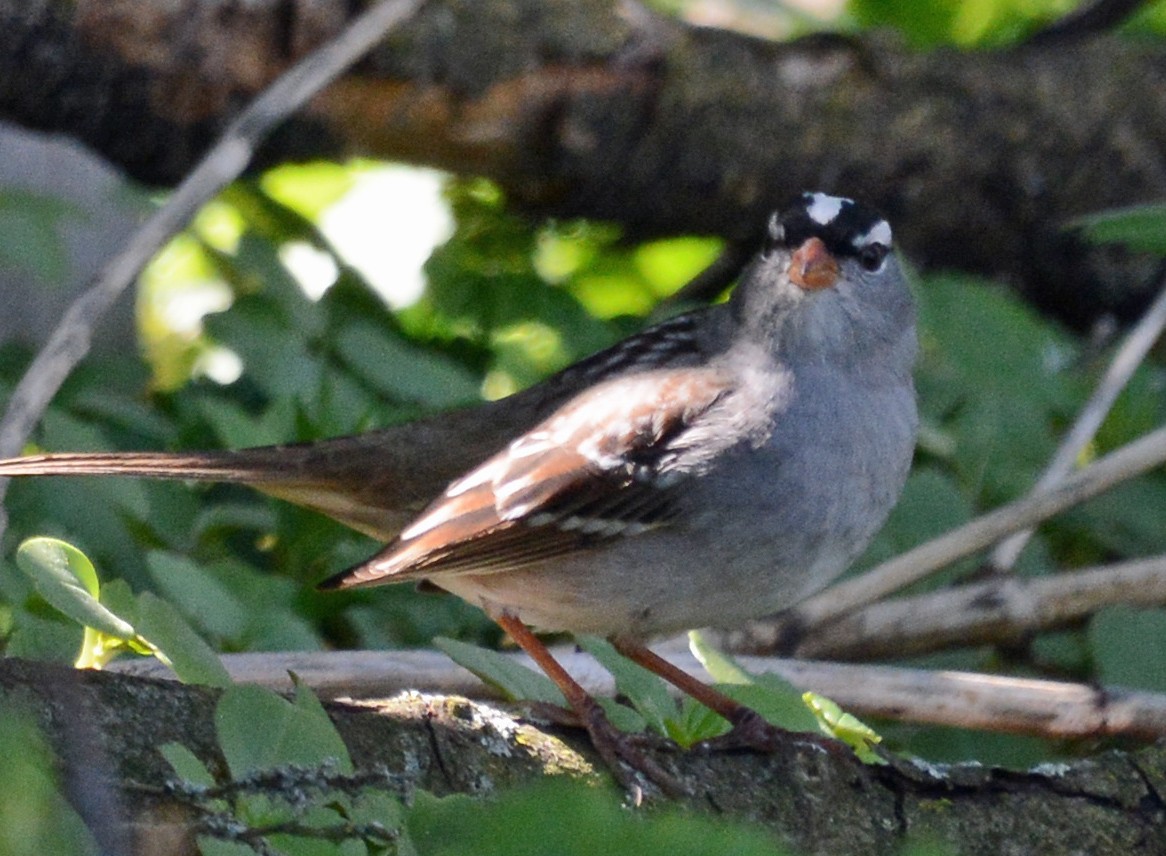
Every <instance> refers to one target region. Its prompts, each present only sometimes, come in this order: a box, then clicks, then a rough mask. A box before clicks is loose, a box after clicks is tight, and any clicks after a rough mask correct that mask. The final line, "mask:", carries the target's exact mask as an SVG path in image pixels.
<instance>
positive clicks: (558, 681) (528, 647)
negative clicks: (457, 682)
mask: <svg viewBox="0 0 1166 856" xmlns="http://www.w3.org/2000/svg"><path fill="white" fill-rule="evenodd" d="M492 617H493V618H494V620H495V621H496V622H498V624H499V625H500V626H501V627H502V629H503V630H505V631H506V632H507V633H508V634H510V638H511V639H513V640H514V641H515V642H516V643H517V644H518V647H520V648H521V649H522V650H523V651H525V652H526V653H527V654H529V655H530V658H531V659H532V660H534V662H535V663H536V664H537V665H538V667H539V668H540V669H542V670H543V672H544V673H545V674H546V676H547V677H548V678H550V679H551V680H552V681H554V683H555V686H557V687H558V688H559V690H560V691H561V692H562V693H563V696H564V698H566V699H567V704H569V705H570V706H571V710H572V711H574V713H575V715H576V716H577V717H578V718H579V723H580V724H581V725H582V726H583V727H584V728H585V729H587V734H588V735H589V736H590V737H591V742H592V744H593V745H594V746H595V749H596V751H597V752H599V755H600V757H601V758H603V760H604V763H606V764H607V766H608V768H609V769H610V770H611V772H612V775H614V776H615V777H616V780H617V781H619V783H620V784H621V785H623V786H624V787H625V788H628V789H629V790H631V791H634V792H638V791H640V789H641V786H640V782H639V781H637V780H636V777H635V775H634V773H640V774H642V775H643V776H645V777H646V778H647V779H648V780H649V781H651V782H653V783H654V784H655V785H656V786H657V787H659V788H660V789H661V790H662V791H664V792H665V793H666V794H668V795H670V796H683V795H685V794H686V793H687V789H686V788H685V787H684V785H683V784H682V783H681V782H680V780H679V779H677V778H676V776H674V775H673V774H672V773H670V772H668V771H667V770H665V769H664V768H663V767H661V766H660V765H659V764H658V763H656V761H654V760H653V759H652V758H650V757H648V755H647V754H645V752H644V751H643V749H642V747H641V746H640V745H639V741H637V740H636V739H635V738H636V735H633V734H626V733H624V732H622V731H620V730H619V729H617V728H616V727H615V726H614V725H612V724H611V721H610V720H609V719H608V718H607V714H605V713H604V712H603V708H602V707H600V706H599V702H597V701H596V700H595V699H594V698H592V697H591V695H590V694H589V693H588V692H587V690H585V689H583V687H582V686H580V685H579V682H578V681H576V680H575V679H574V678H572V677H571V675H570V674H568V673H567V670H566V669H564V668H563V667H562V666H561V665H560V664H559V662H558V660H556V659H555V658H554V657H553V656H552V655H551V652H550V651H548V650H547V647H546V645H544V644H543V643H542V642H540V641H539V639H538V637H536V636H535V635H534V634H533V633H532V632H531V631H530V629H529V628H528V627H527V626H526V625H525V624H523V623H522V622H521V621H519V620H518V619H517V618H515V617H513V616H511V615H507V614H505V613H503V614H502V615H499V616H492ZM628 768H630V769H631V772H629V769H628Z"/></svg>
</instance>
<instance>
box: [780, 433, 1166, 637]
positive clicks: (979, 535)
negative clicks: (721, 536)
mask: <svg viewBox="0 0 1166 856" xmlns="http://www.w3.org/2000/svg"><path fill="white" fill-rule="evenodd" d="M1163 463H1166V428H1159V429H1158V430H1156V431H1152V432H1150V433H1149V434H1147V435H1145V436H1144V437H1141V438H1139V439H1137V440H1135V441H1134V442H1132V443H1128V444H1126V445H1125V446H1122V447H1121V448H1120V449H1117V450H1116V451H1113V452H1110V453H1109V454H1108V455H1106V456H1105V457H1103V458H1099V459H1098V460H1096V461H1094V462H1093V463H1092V464H1090V465H1089V466H1087V467H1085V468H1083V469H1081V470H1078V471H1077V472H1075V473H1073V474H1072V475H1070V476H1069V477H1068V478H1066V479H1065V480H1064V481H1063V482H1061V483H1060V484H1059V485H1056V486H1055V487H1052V488H1049V489H1047V490H1040V491H1033V492H1032V493H1030V494H1028V495H1027V496H1025V497H1023V498H1021V499H1018V500H1016V501H1015V502H1011V503H1009V504H1008V505H1005V506H1002V507H1001V508H998V509H996V510H995V511H992V512H989V513H988V514H985V515H982V516H981V517H977V518H976V519H975V520H972V521H969V522H968V523H965V524H964V525H963V526H960V527H958V528H956V529H953V530H951V531H950V532H948V533H946V534H944V535H941V536H939V537H938V538H935V539H933V540H931V541H928V542H927V543H926V544H921V545H920V546H918V547H915V548H914V549H912V550H908V551H907V552H906V553H902V554H900V555H899V556H896V557H895V558H893V559H891V560H889V561H886V562H883V563H882V564H881V565H878V566H876V567H875V568H872V569H871V570H869V571H867V572H866V573H864V574H862V575H861V576H859V577H857V578H855V579H853V580H849V581H847V582H843V583H840V584H839V585H836V586H834V587H833V588H830V589H827V590H826V591H825V592H823V593H821V594H819V595H816V596H815V597H812V598H810V599H809V600H807V601H805V602H803V603H802V604H801V605H800V606H797V607H795V608H794V609H792V610H790V611H789V612H788V613H785V614H783V615H782V616H780V617H778V618H776V619H774V624H775V630H774V632H775V638H784V639H790V640H796V637H797V636H798V635H800V633H801V632H803V631H804V629H806V628H810V627H814V626H817V625H820V624H825V623H826V622H828V621H832V620H834V619H836V618H838V617H840V616H842V615H844V614H846V613H848V612H851V611H853V610H855V609H857V608H859V607H861V606H866V605H867V604H870V603H874V602H875V601H876V600H879V599H880V598H882V597H884V596H886V595H888V594H891V593H892V592H896V591H899V590H900V589H902V588H906V587H907V586H909V585H911V584H912V583H915V582H918V581H919V580H921V579H923V578H924V577H926V576H928V575H929V574H931V573H932V572H933V571H936V570H938V569H939V568H942V567H944V566H945V565H948V564H950V563H952V562H954V561H956V560H957V559H961V558H963V557H964V556H968V555H970V554H972V553H975V552H977V551H979V550H982V549H984V548H985V547H987V546H989V545H991V544H993V543H995V542H996V541H998V540H999V539H1000V538H1003V537H1004V536H1005V535H1009V534H1011V533H1013V532H1017V531H1019V530H1021V529H1025V528H1027V527H1030V526H1034V525H1035V524H1037V523H1040V522H1041V521H1042V520H1045V519H1047V518H1049V517H1052V516H1053V515H1054V514H1059V513H1060V512H1062V511H1064V510H1065V509H1068V508H1072V507H1073V506H1074V505H1078V504H1080V503H1082V502H1084V501H1085V500H1087V499H1090V498H1092V497H1094V496H1097V495H1098V494H1100V493H1104V492H1105V491H1107V490H1109V489H1110V488H1112V487H1114V486H1115V485H1117V484H1120V483H1121V482H1123V481H1126V480H1128V479H1131V478H1134V477H1135V476H1138V475H1141V474H1142V473H1145V472H1147V471H1149V470H1151V469H1154V468H1155V467H1158V466H1161V465H1162V464H1163Z"/></svg>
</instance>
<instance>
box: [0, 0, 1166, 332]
mask: <svg viewBox="0 0 1166 856" xmlns="http://www.w3.org/2000/svg"><path fill="white" fill-rule="evenodd" d="M352 5H354V4H348V3H344V2H341V0H323V2H311V3H309V2H296V0H256V2H251V3H247V4H239V3H235V2H233V0H179V2H169V3H162V2H159V0H153V2H150V1H149V0H145V2H144V0H80V2H74V0H46V2H43V3H37V4H28V3H27V2H25V0H0V24H2V25H3V26H0V80H3V81H4V84H3V85H2V86H0V117H5V118H9V119H11V120H14V121H17V122H20V123H22V124H25V125H27V126H29V127H36V128H43V129H46V130H53V131H57V132H62V133H68V134H70V135H73V136H75V137H77V138H79V139H82V140H85V141H86V142H88V143H89V144H90V145H91V146H93V147H94V148H96V149H97V150H99V151H101V152H103V153H104V154H105V155H106V157H108V158H109V159H111V160H112V161H114V162H116V163H118V164H120V165H122V167H123V168H125V169H126V170H127V171H128V172H130V173H131V174H132V175H135V176H137V177H139V178H141V179H143V180H146V181H150V182H157V183H163V184H169V183H174V182H176V181H178V180H179V178H180V177H181V176H183V175H184V174H185V173H186V172H187V171H188V170H189V168H190V167H191V165H192V164H193V162H194V160H195V158H196V157H197V156H198V154H199V153H201V152H202V151H204V150H205V149H206V147H207V146H208V145H209V144H210V142H211V140H212V139H213V138H214V137H215V136H216V135H217V134H218V132H219V131H220V130H221V129H222V128H223V127H224V126H225V125H226V124H227V122H229V120H230V118H231V117H232V116H233V115H234V114H235V113H236V112H237V111H238V110H239V109H240V107H241V106H242V105H243V104H244V103H246V101H247V100H248V99H249V98H250V97H251V96H253V95H254V93H255V92H257V91H258V90H259V89H260V88H261V87H262V86H264V85H265V84H266V83H268V82H269V81H271V80H272V79H273V78H274V77H275V76H276V75H277V74H278V73H279V72H280V71H281V70H282V69H284V68H286V67H287V65H288V64H289V63H290V62H292V61H293V60H294V59H295V58H296V57H298V56H301V55H302V54H303V53H305V52H306V51H308V50H309V49H311V48H312V47H313V46H314V45H317V44H319V43H320V42H321V41H323V40H325V39H327V38H328V37H329V36H330V35H331V34H333V33H335V32H336V31H337V29H338V28H339V27H341V26H342V25H343V23H344V22H345V21H346V20H348V19H349V18H350V17H351V15H352V12H351V10H350V7H351V6H352ZM1164 62H1166V56H1164V50H1163V48H1162V47H1161V46H1160V45H1158V44H1154V43H1144V42H1133V41H1121V40H1120V39H1117V38H1112V37H1104V36H1102V37H1096V38H1089V39H1080V40H1072V41H1065V40H1059V41H1057V42H1056V43H1055V44H1051V45H1036V46H1024V47H1020V48H1016V49H1013V50H1008V51H998V52H991V53H988V52H984V53H960V52H955V51H950V50H947V51H934V52H931V53H928V54H913V53H910V52H908V51H906V50H905V49H904V48H903V47H902V46H901V45H900V44H898V43H897V42H895V41H894V40H890V39H887V38H885V37H879V36H864V37H862V38H859V39H854V40H844V39H839V38H824V39H810V40H804V41H801V42H796V43H791V44H773V43H767V42H764V41H760V40H757V39H754V38H749V37H745V36H741V35H737V34H733V33H728V32H720V31H714V30H707V29H699V28H695V27H690V26H686V25H683V24H680V23H677V22H674V21H670V20H665V19H661V18H658V17H655V16H653V15H651V14H649V13H648V12H646V11H644V10H643V9H641V8H639V7H637V6H635V5H634V4H633V3H631V2H617V0H440V2H435V3H434V4H432V6H431V7H430V8H429V9H427V10H426V12H425V13H424V14H422V15H420V16H418V17H417V18H416V19H415V20H413V21H412V22H411V23H410V24H409V25H408V26H407V27H405V28H403V29H402V31H401V32H400V33H399V35H397V36H395V37H394V38H393V39H391V40H390V41H389V42H387V43H385V44H383V45H382V46H381V47H380V48H379V49H378V50H377V51H376V52H375V53H374V54H373V56H372V57H371V58H370V59H369V60H368V61H367V62H365V63H363V64H362V66H361V67H360V68H359V69H358V70H357V71H356V72H354V73H352V74H350V75H348V76H347V77H345V78H344V79H343V80H342V81H341V82H340V83H339V84H338V85H336V86H334V87H332V88H331V89H330V90H329V91H328V92H327V93H325V94H324V95H322V96H320V97H319V98H317V99H315V101H313V102H312V104H311V105H310V107H309V108H308V109H307V110H306V111H305V112H304V113H302V114H301V115H300V116H299V117H298V118H297V119H295V120H293V121H292V122H291V123H289V124H288V125H287V126H286V127H285V129H284V131H283V132H282V133H280V134H278V135H277V138H276V139H274V140H272V141H271V143H270V145H269V146H268V147H267V148H266V149H265V158H266V160H267V161H268V162H271V161H277V160H284V159H288V158H297V157H312V156H317V157H318V156H335V155H339V154H343V153H365V154H373V155H377V156H382V157H388V158H395V159H402V160H407V161H414V162H418V163H426V164H431V165H435V166H439V167H443V168H446V169H450V170H452V171H455V172H458V173H462V174H478V175H487V176H490V177H492V178H494V179H496V180H497V181H499V182H501V183H502V184H503V185H504V186H505V187H506V189H507V190H508V191H509V193H510V195H511V198H512V199H513V200H515V201H516V202H518V203H520V204H522V205H524V206H525V207H527V208H528V209H529V210H531V211H536V212H542V213H550V214H556V215H565V216H577V215H581V216H588V217H597V218H603V219H609V220H613V221H616V222H619V223H623V224H625V225H626V226H627V227H628V228H629V231H630V232H631V233H632V234H638V235H646V234H662V233H676V232H690V233H691V232H706V233H715V234H721V235H725V236H727V237H730V238H735V239H741V238H747V237H749V235H750V234H751V233H752V231H753V230H754V228H756V227H757V224H760V223H762V222H764V216H763V215H764V212H765V211H766V210H767V209H768V208H770V207H771V206H773V205H774V204H775V203H776V202H778V201H780V200H783V199H785V198H787V197H789V196H790V195H791V194H793V193H795V192H798V191H800V190H803V189H805V188H821V189H823V190H832V191H839V192H845V193H850V194H854V195H859V196H862V197H864V198H868V199H870V200H872V201H874V202H875V203H877V204H878V205H880V206H881V207H882V208H884V209H885V210H886V212H887V213H888V214H889V215H890V216H891V217H892V218H893V219H894V221H895V223H896V226H897V228H898V229H899V234H900V236H901V238H902V240H903V243H904V245H905V247H906V249H907V250H908V253H909V254H910V255H911V256H913V257H914V258H915V259H917V260H918V261H920V262H922V263H923V264H924V265H927V266H929V267H944V266H956V267H962V268H965V269H968V270H973V271H980V272H984V273H987V274H992V275H998V276H1002V277H1005V278H1008V279H1010V280H1012V281H1013V282H1015V283H1021V284H1023V286H1024V288H1025V289H1026V290H1027V291H1028V292H1029V293H1030V294H1031V295H1033V296H1035V297H1036V298H1037V299H1038V300H1039V301H1041V302H1042V303H1043V304H1044V305H1046V306H1055V307H1056V308H1057V310H1058V311H1059V312H1061V314H1062V315H1063V316H1065V317H1067V318H1070V319H1071V320H1074V321H1077V322H1084V321H1086V320H1088V319H1091V318H1094V317H1096V316H1097V314H1098V313H1099V312H1102V311H1116V312H1119V313H1122V314H1123V315H1127V316H1128V315H1129V314H1130V313H1132V312H1134V311H1135V310H1136V308H1137V307H1138V306H1140V305H1142V304H1143V303H1144V302H1145V300H1148V299H1149V298H1148V294H1147V292H1148V290H1149V288H1151V287H1152V286H1151V285H1150V283H1149V282H1148V280H1149V278H1150V275H1151V269H1150V262H1149V261H1148V260H1145V259H1134V258H1130V257H1128V256H1126V255H1124V254H1122V253H1118V252H1115V251H1111V250H1095V249H1089V248H1086V247H1084V246H1082V245H1081V244H1079V243H1078V242H1077V241H1076V240H1075V239H1074V238H1073V237H1072V236H1071V235H1069V234H1067V233H1065V232H1063V231H1062V227H1063V226H1064V224H1065V223H1066V221H1067V220H1068V219H1069V218H1071V217H1073V216H1075V215H1078V214H1082V213H1084V212H1087V211H1095V210H1097V209H1100V208H1104V207H1109V206H1119V205H1126V204H1130V203H1133V202H1137V201H1146V200H1152V199H1161V198H1163V197H1164V196H1166V166H1164V165H1163V161H1162V158H1161V157H1160V156H1159V153H1160V152H1161V151H1162V150H1163V144H1164V141H1166V109H1164V108H1166V80H1164V77H1166V74H1164Z"/></svg>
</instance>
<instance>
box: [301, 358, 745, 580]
mask: <svg viewBox="0 0 1166 856" xmlns="http://www.w3.org/2000/svg"><path fill="white" fill-rule="evenodd" d="M728 389H729V384H728V380H727V378H726V377H725V376H724V375H723V374H722V373H720V372H718V371H716V370H714V369H704V370H692V369H688V370H683V371H677V370H660V371H655V372H646V373H643V374H641V375H638V376H635V377H630V378H623V379H621V380H618V381H613V382H609V383H604V384H600V385H599V386H596V387H594V388H592V389H589V390H587V391H585V392H583V393H581V394H579V395H578V396H576V397H575V398H573V399H571V400H570V401H569V402H567V403H566V404H565V405H563V406H562V407H561V408H560V409H559V410H558V411H556V412H555V413H554V414H553V415H552V416H551V417H550V418H548V419H546V420H545V421H543V422H542V423H540V424H539V425H537V426H535V427H534V428H533V429H531V430H530V431H528V432H527V433H525V434H523V435H522V436H520V437H519V438H518V439H516V440H515V441H514V442H512V443H510V445H509V446H507V448H505V449H504V450H503V451H501V452H499V453H498V454H497V455H495V456H494V457H492V458H490V459H489V460H487V461H486V462H485V463H483V464H482V465H481V466H479V467H477V468H476V469H474V470H472V471H471V472H469V473H468V474H467V475H465V476H463V477H462V478H460V479H458V480H457V481H455V482H453V483H452V484H450V485H449V487H448V488H446V490H445V492H444V493H443V494H442V495H441V496H440V497H438V499H437V500H436V501H434V502H433V503H432V504H431V505H430V506H429V507H428V508H427V509H425V511H424V512H422V514H421V515H420V517H418V518H417V519H416V520H415V521H414V522H413V523H412V524H411V525H409V526H408V527H406V528H405V529H404V531H402V532H401V534H400V536H399V537H398V538H397V540H395V541H394V542H393V543H391V544H389V545H388V546H387V547H386V548H385V549H384V550H383V551H381V552H380V553H379V554H377V555H376V556H374V557H373V558H372V559H370V560H369V561H367V562H365V563H364V564H362V565H359V566H357V567H355V568H352V569H350V570H348V571H345V572H343V573H341V574H337V575H336V576H334V577H332V578H330V579H329V580H326V581H325V582H324V583H323V584H322V585H321V588H325V589H340V588H352V587H355V586H367V585H375V584H378V583H387V582H398V581H404V580H408V579H414V578H431V577H432V578H438V577H440V576H441V575H442V574H453V573H465V572H474V573H490V572H495V571H504V570H510V569H514V568H519V567H523V566H526V565H529V564H531V563H534V562H538V561H541V560H544V559H548V558H552V557H555V556H560V555H563V554H566V553H570V552H574V551H576V550H580V549H585V548H587V547H589V546H592V545H594V544H596V543H599V542H602V541H604V540H607V539H610V538H614V537H620V536H623V537H627V536H630V535H635V534H638V533H640V532H643V531H646V530H647V529H651V528H655V527H658V526H661V525H664V524H666V523H667V522H668V520H669V519H670V516H671V515H672V513H673V511H674V508H675V499H676V491H677V489H678V488H679V487H680V485H679V482H680V481H682V480H683V476H682V475H680V474H678V472H677V471H676V469H675V468H674V467H673V466H672V465H673V464H674V463H675V459H676V455H677V454H678V453H679V452H680V451H681V450H682V449H683V448H684V446H685V442H684V436H685V434H686V433H687V432H688V431H689V430H690V429H691V428H692V426H693V425H694V424H695V423H697V421H698V420H699V419H700V418H701V416H702V415H704V414H706V413H707V412H708V411H709V409H710V408H712V407H713V406H714V405H715V404H716V403H717V402H718V401H719V400H720V399H721V398H722V397H723V396H724V395H725V394H726V393H727V391H728Z"/></svg>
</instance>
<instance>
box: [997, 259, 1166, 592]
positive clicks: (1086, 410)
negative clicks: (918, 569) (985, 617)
mask: <svg viewBox="0 0 1166 856" xmlns="http://www.w3.org/2000/svg"><path fill="white" fill-rule="evenodd" d="M1163 327H1166V277H1162V281H1161V284H1160V290H1159V293H1158V297H1157V298H1156V299H1155V300H1154V302H1153V303H1152V304H1151V305H1150V308H1149V309H1147V310H1146V313H1145V314H1144V315H1143V316H1142V319H1141V320H1140V321H1139V322H1138V323H1137V326H1135V327H1134V328H1133V329H1132V330H1130V332H1129V333H1128V334H1127V335H1126V337H1125V340H1124V341H1123V342H1122V343H1121V346H1120V347H1119V348H1118V349H1117V352H1116V353H1115V354H1114V355H1113V360H1112V361H1111V362H1110V364H1109V367H1108V368H1107V369H1106V370H1105V376H1104V377H1102V379H1101V382H1100V383H1099V384H1098V385H1097V389H1095V390H1094V391H1093V395H1092V396H1091V397H1090V398H1089V401H1087V402H1086V403H1085V406H1084V407H1083V408H1082V410H1081V413H1080V414H1079V415H1078V416H1077V421H1076V422H1074V423H1073V427H1072V428H1071V429H1070V430H1069V433H1068V434H1066V435H1065V439H1064V440H1063V441H1062V442H1061V445H1060V448H1058V449H1057V453H1056V454H1055V455H1054V456H1053V459H1052V461H1051V462H1050V463H1049V465H1048V468H1047V469H1046V470H1045V471H1044V473H1043V474H1042V475H1041V477H1040V480H1039V481H1037V483H1036V488H1035V490H1038V491H1041V490H1046V489H1048V488H1050V487H1052V486H1053V485H1055V484H1057V483H1058V482H1060V481H1061V480H1062V479H1064V478H1065V476H1067V475H1068V474H1069V473H1071V472H1072V471H1073V468H1074V466H1075V465H1076V463H1077V459H1078V458H1079V457H1080V455H1081V452H1082V451H1083V450H1084V449H1085V448H1086V447H1087V446H1088V445H1089V444H1090V442H1092V440H1093V437H1094V435H1096V434H1097V430H1098V429H1099V428H1100V427H1101V423H1103V422H1104V421H1105V417H1106V416H1108V415H1109V411H1110V410H1111V409H1112V408H1113V405H1114V402H1115V401H1117V397H1118V396H1119V395H1120V394H1121V391H1122V390H1123V389H1125V387H1126V384H1127V383H1129V381H1130V378H1131V377H1133V375H1134V372H1135V371H1137V368H1138V366H1140V365H1141V364H1142V361H1143V360H1144V359H1145V358H1146V354H1148V353H1149V352H1150V348H1151V347H1153V345H1154V342H1156V341H1157V340H1158V337H1159V336H1160V335H1161V334H1162V328H1163ZM1031 537H1032V530H1031V529H1025V530H1023V531H1021V532H1017V533H1016V534H1014V535H1012V536H1010V537H1009V538H1007V539H1005V540H1004V541H1002V542H1001V543H1000V544H998V545H997V546H996V549H995V550H993V551H992V557H991V559H990V562H991V564H992V567H994V568H995V569H996V570H998V571H1006V570H1010V569H1011V568H1012V566H1013V565H1014V564H1015V563H1016V560H1017V558H1018V557H1019V556H1020V553H1021V551H1022V550H1023V549H1024V547H1025V545H1026V544H1028V540H1029V538H1031Z"/></svg>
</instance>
